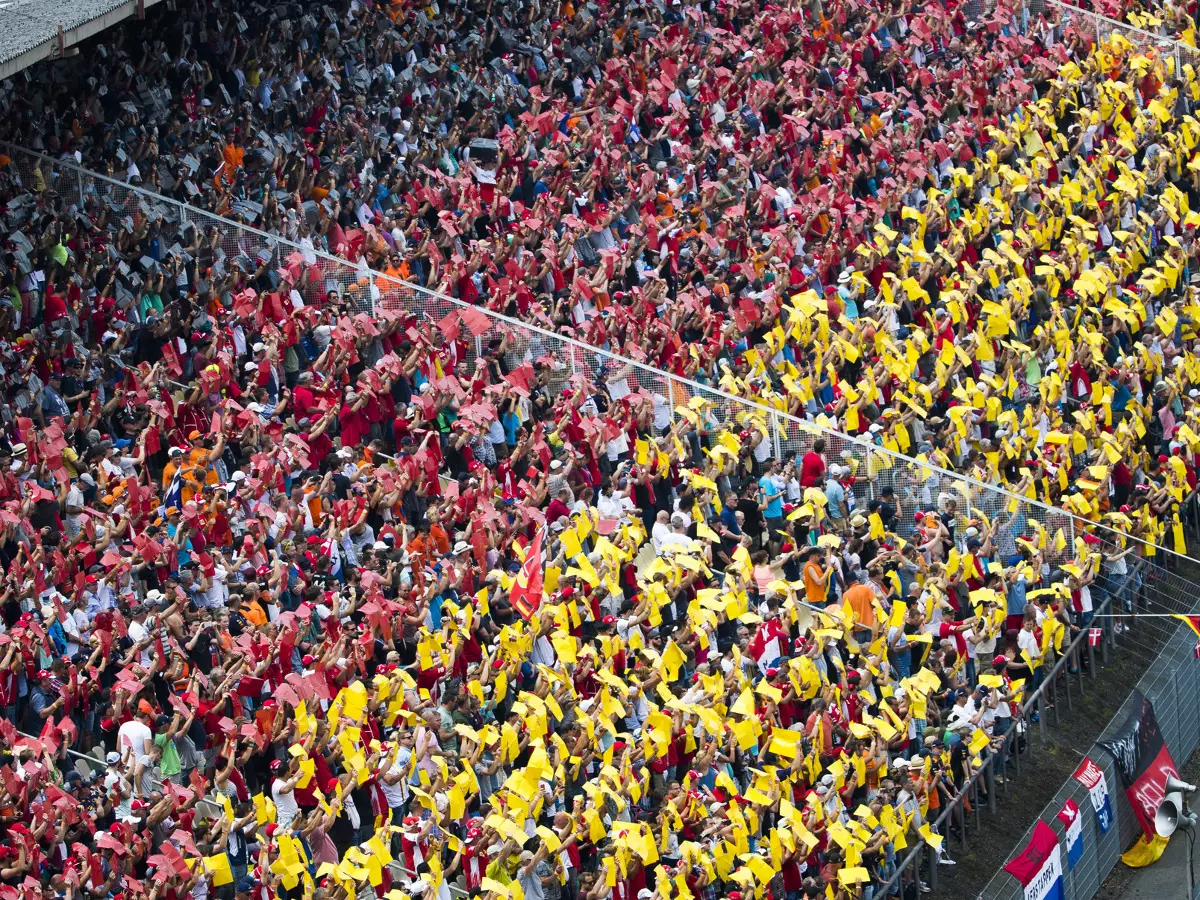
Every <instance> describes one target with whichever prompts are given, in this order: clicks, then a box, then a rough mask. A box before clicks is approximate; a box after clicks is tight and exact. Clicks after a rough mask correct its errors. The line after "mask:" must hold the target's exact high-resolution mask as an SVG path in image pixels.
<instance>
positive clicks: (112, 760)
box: [104, 750, 121, 766]
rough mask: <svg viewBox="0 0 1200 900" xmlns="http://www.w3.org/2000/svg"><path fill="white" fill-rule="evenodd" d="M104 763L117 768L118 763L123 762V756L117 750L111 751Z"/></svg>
mask: <svg viewBox="0 0 1200 900" xmlns="http://www.w3.org/2000/svg"><path fill="white" fill-rule="evenodd" d="M104 761H105V762H106V763H108V764H109V765H110V766H115V765H116V764H117V763H119V762H120V761H121V754H120V753H118V752H117V751H116V750H110V751H109V752H108V755H107V756H105V757H104Z"/></svg>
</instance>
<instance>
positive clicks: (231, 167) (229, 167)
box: [221, 134, 246, 183]
mask: <svg viewBox="0 0 1200 900" xmlns="http://www.w3.org/2000/svg"><path fill="white" fill-rule="evenodd" d="M241 142H242V141H241V138H240V137H239V136H238V135H236V134H234V135H231V136H230V138H229V143H228V144H226V145H225V149H224V150H222V151H221V156H222V157H223V158H224V160H225V170H224V171H223V172H222V173H221V174H222V177H223V178H224V179H225V181H226V182H230V183H232V181H233V179H234V177H235V176H236V175H237V170H238V169H240V168H241V167H242V163H243V162H245V160H246V151H245V150H243V149H242V147H241Z"/></svg>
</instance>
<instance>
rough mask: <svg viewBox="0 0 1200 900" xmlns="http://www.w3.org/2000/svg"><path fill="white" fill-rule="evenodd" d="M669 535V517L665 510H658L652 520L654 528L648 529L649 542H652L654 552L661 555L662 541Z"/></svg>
mask: <svg viewBox="0 0 1200 900" xmlns="http://www.w3.org/2000/svg"><path fill="white" fill-rule="evenodd" d="M670 534H671V523H670V517H669V516H668V515H667V511H666V510H665V509H660V510H659V511H658V515H657V516H655V519H654V527H653V528H651V529H650V540H652V541H653V542H654V552H655V553H658V554H661V553H662V549H663V541H664V540H665V539H666V538H667V537H669V536H670Z"/></svg>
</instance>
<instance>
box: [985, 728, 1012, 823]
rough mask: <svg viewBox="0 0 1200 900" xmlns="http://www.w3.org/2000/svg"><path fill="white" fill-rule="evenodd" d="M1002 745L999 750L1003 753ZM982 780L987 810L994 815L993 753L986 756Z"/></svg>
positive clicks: (1006, 742)
mask: <svg viewBox="0 0 1200 900" xmlns="http://www.w3.org/2000/svg"><path fill="white" fill-rule="evenodd" d="M1007 746H1008V741H1007V740H1006V741H1005V742H1004V747H1007ZM1004 747H1002V748H1001V750H1000V752H1001V753H1004ZM1000 759H1002V760H1003V759H1004V756H1001V757H1000ZM983 780H984V781H985V782H987V793H988V812H990V813H991V814H992V815H993V816H994V815H995V814H996V757H995V754H993V755H992V756H990V757H988V761H987V768H985V769H984V772H983Z"/></svg>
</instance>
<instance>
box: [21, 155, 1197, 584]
mask: <svg viewBox="0 0 1200 900" xmlns="http://www.w3.org/2000/svg"><path fill="white" fill-rule="evenodd" d="M0 147H3V148H5V149H6V150H8V151H9V152H10V153H11V154H13V155H14V156H15V155H25V156H30V157H34V158H36V159H40V160H42V161H43V162H45V163H47V164H49V165H50V166H53V167H58V168H61V169H66V170H68V171H72V172H75V173H76V176H77V177H79V178H80V179H81V180H80V184H79V190H80V193H81V196H82V193H83V190H84V188H83V182H82V178H91V179H93V180H96V181H102V182H106V183H108V184H110V185H112V186H113V187H117V188H121V189H122V190H127V191H131V192H133V193H136V194H140V195H141V196H143V197H146V198H148V199H152V200H153V201H154V202H155V203H161V204H167V205H168V206H171V207H174V208H176V209H177V210H178V211H179V214H180V221H181V222H186V221H187V220H188V217H189V216H194V217H204V218H208V219H211V220H213V222H214V224H216V223H219V224H223V225H225V226H227V227H229V228H230V229H233V230H235V231H247V232H250V233H252V234H256V235H258V236H260V237H261V238H262V239H263V240H265V241H268V242H270V243H271V244H281V245H283V246H286V247H290V248H292V249H293V250H296V251H299V252H305V253H313V254H315V255H316V256H317V257H319V258H321V259H324V260H326V261H328V262H330V263H333V264H336V265H339V266H348V267H350V268H351V269H354V270H357V271H359V272H363V273H366V274H368V275H369V276H370V277H371V278H372V279H380V280H382V281H384V282H386V283H389V284H393V285H396V286H397V287H399V288H403V289H408V290H411V291H413V292H414V293H416V294H422V295H426V296H429V297H433V298H436V299H437V300H439V301H442V302H445V303H449V304H451V305H452V306H454V307H456V308H459V309H471V310H474V311H477V312H482V313H483V314H484V315H486V316H487V317H488V318H489V319H491V320H493V321H494V322H496V323H498V324H502V325H505V326H508V327H510V328H515V329H518V330H520V331H524V332H527V333H533V334H537V335H541V336H542V337H545V338H547V339H549V340H551V341H558V342H561V343H563V344H566V345H568V346H571V347H574V348H576V349H578V350H581V351H583V352H585V353H588V354H593V355H597V356H600V357H603V358H605V359H607V360H609V361H611V362H613V363H615V364H616V365H618V366H630V367H632V368H634V369H636V370H638V371H640V372H643V373H644V374H647V375H650V376H652V377H655V378H663V379H667V380H668V381H671V382H673V383H675V384H676V385H678V386H680V387H683V388H686V389H687V390H689V391H692V392H700V393H704V394H709V395H711V396H713V397H716V398H720V399H722V400H726V401H729V402H731V403H734V404H737V405H740V406H742V407H745V408H748V409H753V410H756V411H758V412H761V413H764V414H767V415H768V416H774V417H778V418H780V419H782V420H784V421H787V422H791V423H793V424H795V425H796V426H797V427H798V428H800V429H802V430H804V431H807V432H808V433H810V434H814V435H818V436H825V437H830V438H836V439H838V440H842V441H847V442H849V443H851V444H853V445H855V446H857V447H859V448H861V450H862V452H863V453H864V454H871V453H874V454H879V455H880V456H883V457H886V458H888V459H891V460H892V461H893V462H895V463H900V464H903V465H908V466H913V465H916V466H921V467H922V468H923V469H927V470H929V471H931V472H936V473H938V474H939V475H941V476H945V477H949V478H951V479H954V480H956V481H959V482H962V483H963V484H966V485H968V486H970V487H972V488H976V489H978V490H980V491H982V492H983V493H984V494H985V495H989V494H990V495H993V496H999V497H1002V498H1004V499H1005V500H1006V501H1012V500H1016V501H1018V502H1019V503H1023V504H1027V505H1028V506H1029V507H1030V508H1033V509H1040V510H1043V511H1045V512H1047V513H1051V514H1053V515H1055V516H1064V517H1067V518H1068V519H1069V521H1070V522H1071V523H1072V524H1073V523H1074V522H1075V521H1076V520H1079V522H1080V523H1083V524H1088V525H1091V526H1093V527H1095V528H1100V529H1104V530H1105V531H1107V532H1109V533H1111V534H1114V535H1118V536H1120V537H1123V538H1125V539H1127V540H1132V541H1135V542H1136V543H1138V544H1141V545H1143V546H1154V547H1155V548H1156V550H1157V551H1161V552H1166V553H1168V554H1171V555H1173V556H1180V557H1184V558H1187V559H1192V561H1193V562H1196V563H1197V564H1198V565H1200V559H1195V558H1193V557H1191V556H1189V555H1188V554H1185V553H1183V554H1181V553H1177V552H1176V551H1175V550H1173V549H1169V548H1167V547H1165V546H1162V545H1157V544H1153V543H1152V542H1151V541H1147V540H1145V539H1144V538H1141V537H1137V536H1136V535H1132V534H1128V533H1126V532H1123V531H1121V530H1120V529H1117V528H1114V527H1113V526H1112V525H1109V524H1108V523H1105V522H1093V521H1091V520H1087V519H1082V518H1080V517H1079V516H1078V515H1077V514H1075V513H1073V512H1071V511H1070V510H1066V509H1063V508H1062V507H1058V506H1052V505H1050V504H1048V503H1045V502H1043V501H1041V500H1037V499H1033V498H1029V497H1024V496H1022V495H1020V494H1017V493H1014V492H1013V491H1010V490H1009V489H1008V488H1006V487H1001V486H999V485H995V484H989V483H987V482H984V481H979V480H978V479H975V478H972V477H970V476H969V475H966V474H964V473H962V472H955V471H953V470H951V469H946V468H943V467H942V466H939V465H937V464H936V463H933V462H930V461H927V462H918V461H917V460H915V459H913V458H912V457H910V456H906V455H905V454H903V453H899V452H897V451H894V450H889V449H888V448H887V447H884V446H881V445H879V444H875V443H872V442H871V441H867V440H863V439H862V438H861V437H858V436H855V435H849V434H845V433H844V432H840V431H837V430H835V429H832V428H828V427H826V426H823V425H820V424H818V423H815V422H810V421H808V420H807V419H801V418H799V417H797V416H793V415H792V414H790V413H787V412H783V411H781V410H778V409H775V408H774V407H771V406H768V405H766V404H765V403H761V402H758V401H756V400H750V399H747V398H745V397H740V396H738V395H736V394H731V393H729V392H727V391H725V390H723V389H722V388H720V387H715V386H712V385H707V384H701V383H700V382H698V381H694V380H692V379H690V378H684V377H682V376H679V375H675V374H673V373H671V372H667V371H665V370H662V369H656V368H654V367H653V366H649V365H647V364H645V363H642V362H639V361H637V360H634V359H630V358H628V357H625V356H621V355H619V354H616V353H613V352H611V351H608V350H605V349H603V348H600V347H596V346H594V345H592V344H587V343H584V342H583V341H579V340H576V339H575V338H572V337H568V336H566V335H561V334H558V333H557V332H553V331H549V330H547V329H545V328H542V327H541V326H539V325H534V324H531V323H528V322H523V321H521V320H520V319H514V318H512V317H510V316H507V315H504V314H503V313H498V312H495V311H494V310H491V309H489V308H487V307H484V306H475V305H473V304H470V303H467V302H466V301H464V300H460V299H459V298H457V297H451V296H448V295H445V294H440V293H438V292H436V291H432V290H430V289H428V288H425V287H421V286H420V285H416V284H412V283H410V282H407V281H402V280H400V279H398V278H393V277H391V276H389V275H384V274H383V273H381V272H377V271H376V270H374V269H370V268H368V267H367V266H365V265H359V264H356V263H353V262H350V261H349V260H346V259H342V258H341V257H338V256H334V255H333V254H331V253H328V252H326V251H324V250H320V249H316V248H311V247H305V246H301V245H300V244H298V243H296V242H295V241H292V240H289V239H288V238H286V237H284V236H283V235H277V234H271V233H269V232H266V231H262V230H261V229H258V228H255V227H253V226H252V225H245V224H243V223H240V222H235V221H233V220H232V219H228V218H226V217H224V216H220V215H217V214H216V213H211V212H208V211H207V210H204V209H200V208H199V207H195V206H190V205H188V204H186V203H181V202H179V201H178V200H175V199H173V198H171V197H165V196H163V195H162V194H156V193H154V192H153V191H148V190H146V189H145V188H141V187H138V186H136V185H132V184H129V183H127V182H123V181H118V180H117V179H114V178H109V177H108V176H106V175H101V174H100V173H98V172H93V171H92V170H90V169H85V168H83V167H82V166H80V165H78V164H76V163H74V162H72V161H70V160H62V159H54V158H53V157H49V156H47V155H45V154H44V153H39V152H37V151H35V150H28V149H26V148H24V147H20V146H18V145H16V144H13V143H11V142H9V141H0ZM47 183H48V184H49V179H47Z"/></svg>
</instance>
